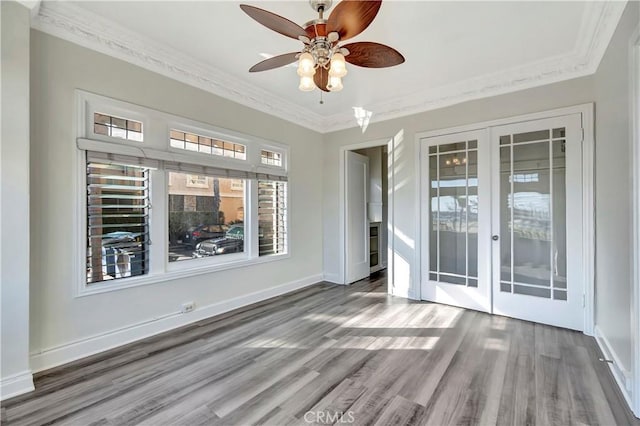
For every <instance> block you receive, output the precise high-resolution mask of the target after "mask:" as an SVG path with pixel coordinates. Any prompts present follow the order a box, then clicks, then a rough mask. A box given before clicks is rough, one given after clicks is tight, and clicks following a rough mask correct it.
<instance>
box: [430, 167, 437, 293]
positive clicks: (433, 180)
mask: <svg viewBox="0 0 640 426" xmlns="http://www.w3.org/2000/svg"><path fill="white" fill-rule="evenodd" d="M429 180H430V182H429V188H430V193H431V196H430V197H429V204H430V208H429V211H430V214H431V228H430V232H429V270H430V271H438V224H439V220H438V210H439V206H438V188H439V186H438V156H437V155H433V156H431V157H429ZM430 279H431V280H433V281H437V280H438V275H437V272H436V273H435V274H432V276H431V277H430Z"/></svg>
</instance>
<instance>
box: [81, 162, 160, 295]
mask: <svg viewBox="0 0 640 426" xmlns="http://www.w3.org/2000/svg"><path fill="white" fill-rule="evenodd" d="M148 240H149V171H148V169H145V168H141V167H134V166H125V165H115V164H105V163H101V162H93V161H89V162H88V164H87V245H86V247H87V283H88V284H94V283H97V282H101V281H107V280H113V279H118V278H126V277H133V276H138V275H144V274H146V273H147V270H148V265H147V258H148V251H147V245H148Z"/></svg>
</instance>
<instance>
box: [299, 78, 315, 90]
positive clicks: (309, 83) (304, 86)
mask: <svg viewBox="0 0 640 426" xmlns="http://www.w3.org/2000/svg"><path fill="white" fill-rule="evenodd" d="M315 88H316V84H315V83H314V82H313V77H308V76H302V77H300V85H299V86H298V89H300V90H302V91H303V92H310V91H312V90H313V89H315Z"/></svg>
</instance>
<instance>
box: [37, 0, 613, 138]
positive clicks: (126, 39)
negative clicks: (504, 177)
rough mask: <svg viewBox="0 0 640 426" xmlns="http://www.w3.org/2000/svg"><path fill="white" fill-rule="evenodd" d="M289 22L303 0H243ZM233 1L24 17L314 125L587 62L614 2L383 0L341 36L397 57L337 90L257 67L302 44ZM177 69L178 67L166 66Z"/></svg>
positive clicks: (72, 7) (440, 99) (116, 5)
mask: <svg viewBox="0 0 640 426" xmlns="http://www.w3.org/2000/svg"><path fill="white" fill-rule="evenodd" d="M243 2H244V3H248V4H252V5H255V6H258V7H261V8H263V9H266V10H269V11H272V12H274V13H277V14H279V15H281V16H284V17H286V18H289V19H291V20H292V21H294V22H297V23H299V24H301V25H302V24H304V23H305V22H307V21H309V20H311V19H313V18H314V17H315V16H316V15H315V13H314V11H313V10H312V9H311V8H310V6H309V4H308V2H306V1H286V2H282V1H266V0H262V1H256V0H253V1H250V0H244V1H243ZM240 3H241V2H240V1H197V2H187V1H181V2H173V1H139V2H136V1H128V2H113V1H110V2H109V1H84V2H64V3H63V2H43V3H42V5H41V6H40V9H39V15H38V16H37V17H36V18H35V19H34V22H33V26H34V27H35V28H38V29H41V30H43V31H46V32H49V33H52V34H54V35H57V36H61V37H63V38H66V39H68V40H71V41H74V42H76V43H79V44H82V45H85V46H87V47H90V48H94V49H96V50H100V51H103V52H105V53H108V54H111V55H113V56H116V57H120V58H121V59H125V60H128V61H130V62H133V63H136V64H138V65H142V66H145V67H147V68H149V69H152V70H154V71H158V72H162V73H164V74H167V75H169V76H172V77H174V78H178V79H180V80H183V81H185V82H187V83H190V84H194V85H196V86H200V87H202V88H204V89H206V90H210V91H212V92H214V93H217V94H219V95H222V96H225V97H227V98H230V99H232V100H235V101H239V102H241V103H244V104H246V105H249V106H252V107H255V108H257V109H260V110H263V111H266V112H269V113H272V114H274V115H277V116H280V117H282V118H285V119H288V120H290V121H294V122H298V123H299V124H302V125H304V126H306V127H310V128H313V129H315V130H319V131H326V130H333V129H338V128H345V127H352V126H355V125H356V123H355V119H354V118H353V109H352V108H353V107H363V108H365V109H367V110H370V111H373V118H372V121H377V120H381V119H387V118H392V117H397V116H400V115H406V114H410V113H414V112H419V111H424V110H428V109H433V108H437V107H440V106H444V105H447V104H452V103H456V102H461V101H465V100H468V99H473V98H478V97H483V96H491V95H494V94H498V93H505V92H508V91H514V90H520V89H523V88H526V87H532V86H535V85H540V84H546V83H549V82H553V81H559V80H563V79H568V78H573V77H577V76H580V75H585V74H589V73H592V72H594V71H595V69H596V68H597V65H598V63H599V61H600V59H601V57H602V54H603V52H604V50H605V48H606V45H607V44H608V42H609V40H610V38H611V35H612V33H613V30H614V29H615V26H616V25H617V22H618V20H619V17H620V15H621V13H622V9H623V8H624V2H617V3H610V2H580V1H571V2H426V1H420V2H418V1H394V0H386V1H384V2H383V4H382V7H381V9H380V12H379V13H378V16H377V17H376V19H375V20H374V21H373V23H372V24H371V26H370V27H369V28H367V29H366V30H365V31H364V32H363V33H362V34H360V35H359V36H357V37H355V38H353V39H351V40H349V41H347V43H348V42H353V41H375V42H380V43H384V44H387V45H390V46H392V47H394V48H396V49H397V50H399V51H400V52H401V53H402V54H403V55H404V56H405V58H406V62H405V63H404V64H401V65H399V66H396V67H392V68H385V69H366V68H360V67H356V66H353V65H348V70H349V74H348V75H347V76H346V77H345V78H344V86H345V88H344V90H343V91H342V92H339V93H329V94H324V101H325V102H324V104H323V105H320V104H319V99H320V92H319V91H318V90H316V91H314V92H310V93H304V92H300V91H299V90H298V89H297V85H298V78H297V75H296V69H295V67H293V66H289V67H283V68H279V69H275V70H270V71H265V72H262V73H249V72H248V69H249V67H251V66H252V65H253V64H255V63H256V62H259V61H261V60H263V59H264V57H263V56H261V55H264V54H267V55H278V54H282V53H287V52H293V51H299V50H300V48H301V45H302V44H301V43H300V42H298V41H296V40H293V39H290V38H287V37H284V36H282V35H280V34H278V33H276V32H273V31H271V30H269V29H267V28H265V27H263V26H262V25H260V24H259V23H257V22H255V21H254V20H252V19H251V18H249V17H248V16H247V15H245V14H244V13H243V12H242V11H241V10H240V8H239V6H238V5H239V4H240ZM176 68H177V71H176Z"/></svg>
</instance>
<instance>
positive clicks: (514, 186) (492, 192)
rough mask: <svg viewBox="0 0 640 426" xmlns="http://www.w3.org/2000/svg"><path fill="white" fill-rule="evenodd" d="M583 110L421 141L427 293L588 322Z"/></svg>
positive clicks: (554, 320)
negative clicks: (585, 274)
mask: <svg viewBox="0 0 640 426" xmlns="http://www.w3.org/2000/svg"><path fill="white" fill-rule="evenodd" d="M582 139H583V136H582V125H581V116H580V114H568V115H562V116H558V117H550V118H539V119H535V120H529V121H520V122H516V123H512V124H502V125H493V126H488V127H485V128H482V129H477V130H469V131H462V132H457V133H451V134H445V135H439V136H433V137H427V138H423V139H421V140H420V144H421V159H420V160H421V186H422V204H421V205H422V229H423V233H422V238H423V242H422V247H423V249H422V258H421V269H422V271H423V273H422V280H421V295H422V299H424V300H429V301H433V302H439V303H447V304H451V305H456V306H461V307H465V308H470V309H475V310H479V311H484V312H489V313H494V314H499V315H505V316H509V317H512V318H519V319H524V320H529V321H534V322H539V323H543V324H549V325H555V326H559V327H564V328H570V329H576V330H583V329H584V277H583V270H584V264H583V263H584V256H583V252H584V244H583V227H584V220H583V198H582V195H583V185H582V177H583V164H582V161H583V151H582Z"/></svg>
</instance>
